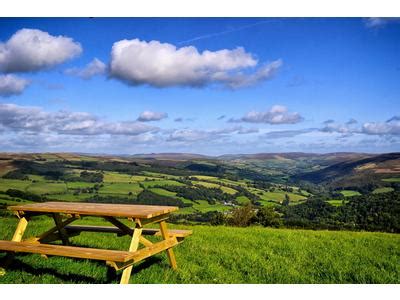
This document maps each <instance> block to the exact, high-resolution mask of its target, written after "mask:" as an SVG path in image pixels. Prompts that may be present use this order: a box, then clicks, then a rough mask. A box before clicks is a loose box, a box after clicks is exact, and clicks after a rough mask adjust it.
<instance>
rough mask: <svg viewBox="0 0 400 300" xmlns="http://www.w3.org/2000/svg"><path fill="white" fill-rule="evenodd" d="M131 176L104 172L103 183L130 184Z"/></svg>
mask: <svg viewBox="0 0 400 300" xmlns="http://www.w3.org/2000/svg"><path fill="white" fill-rule="evenodd" d="M131 177H132V176H131V175H128V174H123V173H117V172H104V178H103V181H104V182H130V181H133V180H132V178H131Z"/></svg>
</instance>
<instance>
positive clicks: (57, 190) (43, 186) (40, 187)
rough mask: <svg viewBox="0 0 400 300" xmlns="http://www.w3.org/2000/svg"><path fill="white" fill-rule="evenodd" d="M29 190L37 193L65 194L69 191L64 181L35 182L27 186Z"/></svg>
mask: <svg viewBox="0 0 400 300" xmlns="http://www.w3.org/2000/svg"><path fill="white" fill-rule="evenodd" d="M26 191H27V192H30V193H34V194H37V195H46V194H64V193H66V192H67V185H66V184H65V183H64V182H42V181H39V182H34V183H32V184H31V185H29V186H28V187H27V188H26Z"/></svg>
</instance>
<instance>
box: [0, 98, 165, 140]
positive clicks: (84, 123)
mask: <svg viewBox="0 0 400 300" xmlns="http://www.w3.org/2000/svg"><path fill="white" fill-rule="evenodd" d="M0 126H1V127H2V128H4V129H8V130H10V131H14V132H25V133H29V132H30V133H48V134H50V133H53V134H68V135H104V134H109V135H139V134H142V133H147V132H155V131H157V130H158V128H157V127H153V126H149V125H147V124H144V123H141V122H136V121H124V122H106V121H104V120H101V119H100V118H98V117H97V116H94V115H92V114H89V113H85V112H68V111H58V112H46V111H44V110H43V109H42V108H39V107H29V106H19V105H15V104H0Z"/></svg>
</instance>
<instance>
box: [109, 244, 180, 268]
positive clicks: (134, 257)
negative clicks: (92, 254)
mask: <svg viewBox="0 0 400 300" xmlns="http://www.w3.org/2000/svg"><path fill="white" fill-rule="evenodd" d="M178 244H179V242H178V241H177V239H176V237H171V238H168V239H166V240H163V241H161V242H158V243H155V244H153V245H151V246H148V247H146V248H142V249H140V250H137V251H136V252H133V253H132V254H130V257H129V259H128V261H126V262H123V263H121V262H113V261H107V264H108V265H110V266H112V267H113V268H115V269H116V270H117V271H118V270H122V269H124V268H127V267H129V266H131V265H133V264H135V263H137V262H139V261H142V260H143V259H146V258H148V257H150V256H153V255H155V254H157V253H160V252H162V251H165V250H167V249H169V248H172V247H174V246H176V245H178Z"/></svg>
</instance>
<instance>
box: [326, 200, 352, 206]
mask: <svg viewBox="0 0 400 300" xmlns="http://www.w3.org/2000/svg"><path fill="white" fill-rule="evenodd" d="M326 202H328V203H329V204H331V205H333V206H342V205H343V202H344V203H347V202H348V201H346V200H339V199H332V200H328V201H326Z"/></svg>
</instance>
